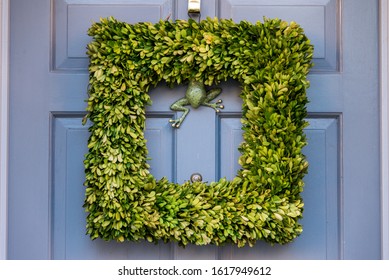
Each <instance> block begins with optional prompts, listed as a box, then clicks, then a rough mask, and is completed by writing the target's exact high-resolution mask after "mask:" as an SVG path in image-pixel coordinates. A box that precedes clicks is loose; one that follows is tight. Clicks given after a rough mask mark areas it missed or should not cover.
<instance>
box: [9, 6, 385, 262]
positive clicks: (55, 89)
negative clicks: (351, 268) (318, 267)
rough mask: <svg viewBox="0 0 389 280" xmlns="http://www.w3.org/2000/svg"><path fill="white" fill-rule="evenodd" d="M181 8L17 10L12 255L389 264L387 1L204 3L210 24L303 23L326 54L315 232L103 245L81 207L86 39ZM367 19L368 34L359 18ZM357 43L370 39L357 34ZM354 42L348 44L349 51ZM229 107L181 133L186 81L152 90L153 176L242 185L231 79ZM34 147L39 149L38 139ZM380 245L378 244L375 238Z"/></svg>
mask: <svg viewBox="0 0 389 280" xmlns="http://www.w3.org/2000/svg"><path fill="white" fill-rule="evenodd" d="M186 7H187V1H183V0H176V1H173V0H148V1H141V0H115V1H108V0H51V1H50V0H42V1H28V0H13V1H11V48H10V49H11V72H10V91H11V94H10V152H9V154H10V160H9V170H10V176H9V202H8V205H9V211H8V212H9V217H8V220H9V233H8V236H9V239H8V247H9V248H8V251H9V255H8V257H9V258H12V259H47V258H55V259H136V258H139V259H254V258H255V259H338V258H346V259H354V258H362V259H374V258H379V256H380V241H379V240H380V226H379V202H380V197H379V174H378V172H379V165H378V164H379V151H378V146H379V145H378V139H379V138H378V109H377V108H378V63H377V57H378V54H377V46H376V42H377V30H378V29H377V26H376V24H377V23H376V18H377V13H378V12H377V11H378V7H377V3H376V1H373V0H371V1H370V0H369V1H366V0H358V1H355V0H344V1H341V0H293V1H287V0H277V1H269V0H257V1H254V0H243V1H240V0H239V1H238V0H219V1H217V0H213V1H202V18H205V17H206V16H211V17H214V16H217V17H220V18H232V19H233V20H235V21H240V20H244V19H245V20H249V21H252V22H255V21H257V20H261V21H262V19H263V16H267V17H280V18H282V19H285V20H288V21H290V20H293V21H296V22H297V23H300V24H301V25H302V27H303V28H304V29H305V30H306V33H307V35H308V37H309V38H311V41H312V43H313V44H314V46H315V54H314V63H315V66H314V68H313V69H312V72H311V74H310V75H309V80H310V82H311V87H310V89H309V92H308V95H309V99H310V101H311V102H310V104H309V105H308V110H309V116H308V118H307V120H308V122H309V126H308V127H307V128H306V130H305V131H306V134H307V137H308V143H309V144H308V145H307V146H306V147H305V150H304V153H305V154H306V156H307V158H308V161H309V164H310V167H309V173H308V174H307V175H306V177H305V183H306V186H305V190H304V192H303V198H304V202H305V210H304V218H303V219H302V221H301V222H302V224H303V226H304V232H303V233H302V235H301V236H300V237H298V238H297V239H296V240H295V241H294V242H292V243H291V244H288V245H283V246H280V245H276V246H270V245H268V244H265V243H264V242H261V241H259V242H258V243H257V244H256V245H255V247H253V248H249V247H245V248H240V249H239V248H237V247H235V246H228V245H227V246H224V247H220V248H219V247H216V246H195V245H190V246H188V247H187V248H185V249H184V248H181V247H179V246H177V244H174V243H168V244H164V243H161V244H158V245H154V244H150V243H147V242H125V243H121V244H119V243H116V242H106V241H102V240H94V241H91V240H90V239H89V237H88V236H86V235H85V217H86V213H85V212H84V209H83V208H82V204H83V199H84V191H85V188H84V187H83V182H84V167H83V159H84V154H85V153H87V139H88V126H82V125H81V119H82V117H83V116H84V114H85V112H84V109H85V107H86V103H85V101H84V100H85V99H86V98H87V95H86V92H87V85H88V73H87V65H88V59H87V57H86V55H85V47H86V44H87V42H88V41H89V40H90V38H89V37H88V36H87V35H86V30H87V28H88V27H89V26H90V24H91V23H92V21H98V20H99V18H100V17H105V16H109V15H113V16H115V17H117V18H118V19H120V20H123V21H127V22H130V23H134V22H137V21H152V22H156V21H158V20H159V19H166V18H167V17H169V16H170V18H171V19H177V18H187V14H186ZM361 18H363V19H364V24H363V26H361V25H360V19H361ZM356 34H358V36H356ZM340 42H342V44H340ZM218 86H220V87H221V88H222V89H223V92H222V94H221V96H220V98H221V99H223V104H224V105H225V109H224V110H223V111H222V112H221V113H220V114H215V112H214V111H213V110H212V109H210V108H205V107H201V108H199V109H197V110H194V109H192V110H191V111H190V113H189V115H188V116H187V118H186V120H185V121H184V123H183V125H182V127H181V128H179V129H173V128H171V126H170V125H169V123H168V120H169V119H170V118H172V117H174V116H176V115H180V114H181V113H174V112H172V111H170V109H169V107H170V105H171V104H172V103H173V102H174V101H176V100H177V99H179V98H181V97H182V96H183V95H184V93H185V90H186V87H185V85H180V86H177V87H175V88H173V89H170V88H168V87H167V86H166V85H164V84H163V83H161V84H160V85H158V86H157V87H156V88H155V89H153V90H152V91H151V92H150V96H151V99H152V101H153V105H152V106H151V107H149V108H148V109H147V122H146V131H145V135H146V139H147V140H148V143H147V146H148V149H149V156H150V165H151V168H150V170H151V172H152V173H153V175H154V176H155V177H156V178H161V177H163V176H166V177H167V178H168V179H169V180H171V181H175V182H179V183H182V182H184V181H186V180H189V178H190V175H191V174H192V173H194V172H199V173H201V174H202V175H203V180H204V181H215V180H218V179H219V178H220V177H227V178H228V179H231V178H233V177H234V176H235V174H236V171H237V169H239V165H238V163H237V160H238V158H239V152H238V146H239V144H240V142H241V139H242V138H241V137H242V136H241V124H240V115H241V102H242V101H241V98H240V97H239V94H240V86H239V84H238V83H237V82H236V81H232V80H230V81H227V82H224V83H221V84H220V85H218ZM26 139H27V140H26ZM366 240H369V242H366Z"/></svg>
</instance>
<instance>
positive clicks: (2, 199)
mask: <svg viewBox="0 0 389 280" xmlns="http://www.w3.org/2000/svg"><path fill="white" fill-rule="evenodd" d="M9 1H10V0H1V2H0V40H1V43H0V133H1V134H0V162H1V165H0V260H3V259H6V257H7V186H8V97H9V91H8V73H9V64H8V62H9V61H8V60H9V47H8V46H9V15H10V14H9Z"/></svg>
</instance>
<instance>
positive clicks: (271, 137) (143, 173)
mask: <svg viewBox="0 0 389 280" xmlns="http://www.w3.org/2000/svg"><path fill="white" fill-rule="evenodd" d="M89 35H91V36H92V37H93V40H92V42H91V43H90V44H89V45H88V50H87V54H88V56H89V58H90V65H89V72H90V81H89V90H88V92H89V98H88V107H87V111H88V114H87V116H86V118H85V119H84V121H86V120H87V119H88V118H89V119H90V120H91V123H92V125H91V127H90V129H89V130H90V133H91V134H90V138H89V140H88V149H89V151H88V153H87V154H86V158H85V161H84V165H85V172H86V181H85V186H86V197H85V204H84V207H85V209H86V211H87V212H88V216H87V233H88V234H89V235H90V237H91V238H92V239H95V238H102V239H104V240H117V241H121V242H123V241H125V240H131V241H136V240H142V239H146V240H148V241H150V242H157V241H158V240H163V241H165V242H170V241H176V242H178V243H179V244H180V245H186V244H188V243H194V244H198V245H205V244H216V245H221V244H225V243H235V244H237V245H238V246H239V247H242V246H244V245H246V244H248V245H250V246H252V245H253V244H254V243H255V242H256V240H258V239H262V240H265V241H267V242H270V243H272V244H273V243H280V244H283V243H287V242H290V241H292V240H293V239H294V238H295V237H297V236H298V235H299V234H300V233H301V232H302V226H301V224H300V223H299V222H298V219H300V218H301V217H302V211H303V202H302V199H301V191H302V190H303V185H304V183H303V177H304V175H305V174H306V172H307V168H308V163H307V161H306V159H305V156H304V154H303V153H302V148H303V147H304V146H305V145H306V137H305V134H304V132H303V129H304V127H306V125H307V122H306V121H305V120H304V118H305V117H306V115H307V111H306V104H307V102H308V100H307V97H306V89H307V88H308V86H309V82H308V81H307V79H306V77H307V74H308V72H309V69H310V68H311V66H312V63H311V59H312V54H313V46H312V45H311V44H310V42H309V40H308V39H307V37H306V36H305V34H304V32H303V30H302V28H301V27H300V26H299V25H298V24H296V23H294V22H291V23H287V22H285V21H281V20H279V19H264V22H263V23H261V22H257V23H256V24H251V23H249V22H246V21H242V22H240V23H234V22H233V21H231V20H218V19H216V18H215V19H211V18H207V19H206V20H203V21H201V22H200V23H198V22H196V21H193V20H188V21H186V20H177V21H175V22H171V21H160V22H158V23H156V24H152V23H146V22H145V23H137V24H128V23H125V22H120V21H118V20H116V19H114V18H112V17H110V18H105V19H101V21H100V22H99V23H94V24H93V25H92V26H91V28H90V29H89ZM230 78H231V79H235V80H237V81H239V82H240V84H241V87H242V92H241V98H242V101H243V105H242V113H243V116H242V119H241V122H242V129H243V139H244V140H243V143H242V144H241V146H240V147H239V150H240V152H241V156H240V160H239V163H240V165H241V169H240V170H239V171H238V174H237V175H236V177H235V178H234V179H233V180H232V181H228V180H226V179H225V178H222V179H220V180H219V181H218V182H211V183H204V182H196V183H190V182H185V183H183V184H181V185H180V184H176V183H173V182H169V181H168V180H167V179H166V178H162V179H160V180H156V179H155V178H154V177H153V176H152V175H151V174H150V172H149V165H148V164H147V153H148V151H147V148H146V141H145V138H144V129H145V119H146V116H145V107H146V105H149V104H150V103H151V101H150V97H149V95H148V91H149V89H150V88H153V87H155V86H156V85H157V84H158V83H159V82H161V81H165V82H166V83H167V84H168V85H170V86H174V85H176V84H182V83H185V82H187V81H188V80H189V79H196V80H198V81H202V82H203V83H204V84H206V85H212V84H217V83H220V82H221V81H225V80H227V79H230ZM167 125H168V124H167ZM172 129H173V128H172Z"/></svg>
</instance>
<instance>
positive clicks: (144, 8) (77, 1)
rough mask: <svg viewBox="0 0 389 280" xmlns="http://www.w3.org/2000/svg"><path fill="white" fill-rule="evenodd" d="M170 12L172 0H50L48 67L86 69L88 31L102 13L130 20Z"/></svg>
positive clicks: (160, 16) (164, 15) (156, 17)
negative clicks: (49, 56)
mask: <svg viewBox="0 0 389 280" xmlns="http://www.w3.org/2000/svg"><path fill="white" fill-rule="evenodd" d="M107 3H109V4H107ZM172 13H173V0H146V1H145V0H138V1H134V0H112V1H110V2H108V1H102V0H52V9H51V14H52V15H51V18H52V20H51V23H52V27H51V30H52V31H51V32H52V39H51V40H52V44H51V69H52V71H86V70H87V67H88V58H87V56H86V46H87V44H88V42H89V41H90V37H89V36H88V35H87V31H88V28H89V27H90V26H91V24H92V23H93V22H98V21H99V20H100V18H102V17H109V16H114V17H115V18H117V19H118V20H122V21H126V22H129V23H136V22H141V21H151V22H157V21H159V20H160V19H166V18H168V17H169V16H172Z"/></svg>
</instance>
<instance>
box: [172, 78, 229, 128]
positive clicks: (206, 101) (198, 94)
mask: <svg viewBox="0 0 389 280" xmlns="http://www.w3.org/2000/svg"><path fill="white" fill-rule="evenodd" d="M221 92H222V89H221V88H213V89H210V90H209V91H206V90H205V87H204V84H203V83H201V82H197V81H194V80H190V81H189V85H188V89H187V90H186V93H185V97H184V98H181V99H179V100H177V101H176V102H174V103H173V104H172V105H171V106H170V109H171V110H173V111H183V112H184V113H183V114H182V116H181V117H180V118H178V119H175V120H173V119H171V120H169V122H170V123H171V124H172V127H174V128H179V127H180V126H181V124H182V122H183V121H184V120H185V118H186V115H188V113H189V111H190V110H189V108H186V107H184V106H187V105H190V106H192V107H193V108H195V109H197V108H198V107H200V106H201V105H202V106H208V107H211V108H213V109H215V111H216V113H219V112H220V110H219V109H224V106H223V105H222V104H221V103H222V102H223V101H222V100H221V99H219V100H218V101H216V102H215V103H211V102H210V101H212V100H213V99H215V98H216V97H217V96H219V94H220V93H221Z"/></svg>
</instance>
